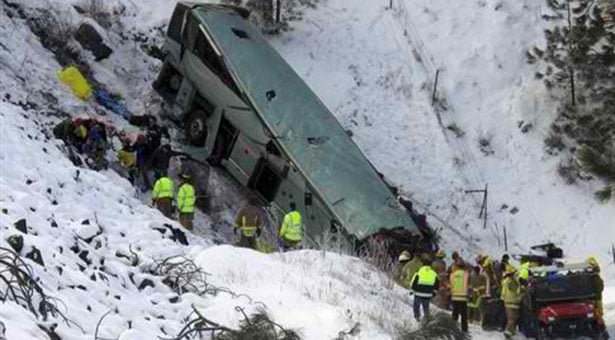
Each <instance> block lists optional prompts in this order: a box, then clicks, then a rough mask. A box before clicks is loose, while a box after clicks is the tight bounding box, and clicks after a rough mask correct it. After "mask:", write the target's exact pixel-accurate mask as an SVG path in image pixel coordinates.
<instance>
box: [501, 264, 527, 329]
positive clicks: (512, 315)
mask: <svg viewBox="0 0 615 340" xmlns="http://www.w3.org/2000/svg"><path fill="white" fill-rule="evenodd" d="M516 274H517V271H516V270H515V269H514V268H513V267H508V268H507V269H506V272H505V273H504V280H502V295H501V299H502V300H503V301H504V306H505V307H506V330H505V331H504V336H505V337H506V338H507V339H510V338H512V337H513V336H514V335H515V334H516V333H517V322H518V321H519V307H520V306H521V300H523V295H524V294H525V288H524V287H523V285H521V284H520V283H519V278H518V277H517V275H516Z"/></svg>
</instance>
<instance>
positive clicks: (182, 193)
mask: <svg viewBox="0 0 615 340" xmlns="http://www.w3.org/2000/svg"><path fill="white" fill-rule="evenodd" d="M195 201H196V195H195V194H194V187H193V186H192V185H190V184H188V183H184V184H182V185H181V186H180V187H179V191H178V192H177V209H178V210H179V212H180V213H185V214H188V213H193V212H194V202H195Z"/></svg>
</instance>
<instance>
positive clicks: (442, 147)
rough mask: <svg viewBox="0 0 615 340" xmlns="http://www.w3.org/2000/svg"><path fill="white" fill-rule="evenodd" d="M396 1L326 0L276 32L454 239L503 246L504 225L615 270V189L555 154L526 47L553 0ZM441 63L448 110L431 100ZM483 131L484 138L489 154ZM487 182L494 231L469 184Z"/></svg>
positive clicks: (524, 238)
mask: <svg viewBox="0 0 615 340" xmlns="http://www.w3.org/2000/svg"><path fill="white" fill-rule="evenodd" d="M387 6H388V1H369V2H362V3H361V4H360V5H359V4H356V3H354V2H350V1H345V0H329V1H323V2H320V3H319V4H318V5H317V6H316V8H315V9H313V10H306V11H305V13H304V20H302V21H301V22H296V23H292V24H291V26H292V27H293V28H294V29H293V31H291V32H290V33H288V34H284V35H282V36H281V37H279V38H274V39H273V42H274V44H275V46H276V47H277V48H278V49H279V51H280V52H281V53H282V55H283V56H284V57H285V58H286V59H287V60H288V61H289V62H290V64H291V65H292V66H293V67H294V68H295V70H297V72H298V73H299V74H300V75H301V76H303V77H304V79H306V81H307V83H308V84H309V85H310V86H311V87H312V88H313V89H314V90H315V91H316V92H317V94H318V95H319V96H320V97H321V98H322V99H323V101H324V102H325V103H326V104H327V106H328V107H329V108H331V110H332V111H333V113H334V114H335V115H336V116H337V118H338V119H339V120H340V121H341V123H342V124H343V125H344V126H345V127H346V128H348V129H350V130H352V131H353V132H354V136H355V138H354V139H355V141H356V142H357V143H358V144H359V145H360V147H361V148H362V149H363V150H364V151H365V153H366V154H367V155H368V157H369V158H370V159H371V160H372V161H373V162H374V163H375V165H376V167H377V168H378V169H379V170H380V171H381V172H383V173H384V174H385V176H387V177H388V178H389V179H390V180H391V181H392V182H393V183H395V184H397V185H399V186H401V187H402V188H403V189H404V191H405V192H406V193H407V194H408V195H410V196H411V197H412V198H413V199H414V200H415V201H416V202H417V205H418V206H422V207H423V208H424V209H426V211H428V212H429V213H430V215H431V217H432V219H431V220H430V222H431V223H432V224H434V225H436V226H442V227H443V228H444V230H443V235H444V238H445V246H446V248H448V249H451V250H452V249H456V248H466V252H469V254H468V255H471V254H475V253H476V252H479V251H485V252H488V253H491V254H492V255H494V256H497V257H499V256H500V255H501V254H502V253H503V252H504V237H503V228H504V227H506V231H507V237H508V247H509V251H510V252H514V253H519V252H527V251H528V250H529V249H528V248H529V246H531V245H534V244H539V243H542V242H543V241H548V240H550V241H553V242H555V243H557V244H558V245H560V246H562V247H563V248H564V250H565V252H566V253H567V254H568V255H570V257H571V258H573V259H584V258H585V257H586V256H588V255H590V254H594V255H596V256H598V257H599V258H600V261H601V263H602V264H603V266H604V267H606V269H607V271H608V278H609V280H610V282H615V281H613V280H615V271H614V270H613V269H614V268H615V265H614V264H612V263H611V264H609V263H610V262H611V258H612V256H611V255H610V253H609V252H610V249H611V245H612V244H613V243H614V242H615V202H610V203H608V204H604V205H601V204H599V203H597V202H596V201H595V200H594V198H593V196H592V193H593V191H594V190H596V189H597V188H598V187H599V186H598V183H580V184H577V185H573V186H570V185H566V184H565V183H564V180H563V179H561V178H560V177H559V176H558V174H557V164H558V162H559V159H558V158H557V157H554V156H549V155H548V154H547V153H546V152H545V151H544V147H543V145H544V144H543V140H544V138H545V137H546V136H547V132H548V129H549V125H550V123H551V120H552V118H553V117H554V105H552V104H553V103H552V102H551V101H550V100H551V99H550V97H549V94H548V93H547V92H546V90H545V89H544V86H543V85H542V83H541V82H540V81H538V80H535V79H534V77H533V74H534V72H535V71H536V70H534V69H533V68H532V67H531V66H530V65H527V63H526V61H525V51H526V50H527V48H528V47H530V46H532V45H534V44H540V43H542V41H543V30H544V28H545V27H546V22H545V21H543V20H542V19H541V17H540V16H541V14H542V11H544V10H545V9H544V8H543V7H544V6H546V5H545V4H543V2H541V1H533V0H523V1H516V0H498V1H496V0H481V1H453V2H451V1H446V0H435V1H426V0H425V1H423V0H395V1H393V9H387ZM437 70H440V75H439V79H438V91H437V98H438V99H439V100H440V101H441V102H444V103H445V106H446V108H447V109H445V110H435V109H434V108H433V107H432V105H431V104H432V103H431V102H432V91H433V85H434V80H435V75H436V72H437ZM528 124H530V125H528ZM524 127H525V129H527V132H525V133H524V132H523V131H522V129H523V128H524ZM451 129H456V130H457V132H458V133H459V134H463V136H462V137H457V136H456V134H455V132H454V131H452V130H451ZM481 138H483V139H486V140H488V141H489V146H487V147H486V148H485V152H486V153H489V154H488V155H486V154H484V153H483V152H482V151H481V150H480V147H479V139H481ZM485 185H488V189H489V190H488V214H489V219H488V223H487V229H486V230H484V229H483V223H482V221H481V220H480V219H478V218H477V217H478V215H479V210H480V205H481V203H482V197H481V196H480V195H476V194H474V195H468V194H466V193H465V192H464V191H465V190H468V189H482V188H484V187H485ZM459 233H460V234H461V235H459ZM464 240H465V241H474V242H463V241H464ZM460 241H462V243H461V244H459V242H460Z"/></svg>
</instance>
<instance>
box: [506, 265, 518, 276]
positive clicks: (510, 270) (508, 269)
mask: <svg viewBox="0 0 615 340" xmlns="http://www.w3.org/2000/svg"><path fill="white" fill-rule="evenodd" d="M516 272H517V270H516V269H515V267H513V266H508V267H506V272H505V274H504V275H512V274H514V273H516Z"/></svg>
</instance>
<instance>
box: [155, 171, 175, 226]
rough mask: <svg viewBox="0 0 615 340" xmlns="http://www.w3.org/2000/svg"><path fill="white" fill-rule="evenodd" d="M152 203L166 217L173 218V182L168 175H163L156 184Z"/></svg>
mask: <svg viewBox="0 0 615 340" xmlns="http://www.w3.org/2000/svg"><path fill="white" fill-rule="evenodd" d="M152 201H153V203H154V205H155V206H156V208H158V210H160V212H161V213H163V214H164V216H166V217H171V215H172V214H173V180H171V179H170V178H169V177H168V176H167V174H166V173H163V174H161V176H160V177H159V178H158V179H157V180H156V183H154V188H153V190H152Z"/></svg>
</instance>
